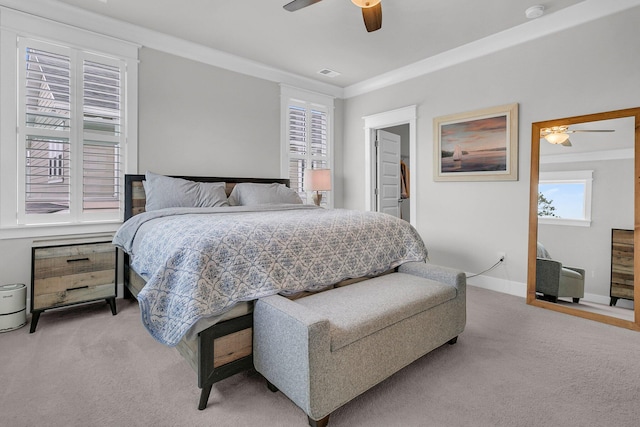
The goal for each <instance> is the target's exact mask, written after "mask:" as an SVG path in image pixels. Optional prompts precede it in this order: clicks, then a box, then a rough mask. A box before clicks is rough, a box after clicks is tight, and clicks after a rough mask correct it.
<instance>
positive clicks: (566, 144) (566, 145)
mask: <svg viewBox="0 0 640 427" xmlns="http://www.w3.org/2000/svg"><path fill="white" fill-rule="evenodd" d="M560 145H563V146H565V147H571V146H572V145H571V141H569V140H568V139H567V140H566V141H565V142H563V143H562V144H560Z"/></svg>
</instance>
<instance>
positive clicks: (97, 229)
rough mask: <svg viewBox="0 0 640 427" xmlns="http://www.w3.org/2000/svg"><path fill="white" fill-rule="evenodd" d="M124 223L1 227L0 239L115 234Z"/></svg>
mask: <svg viewBox="0 0 640 427" xmlns="http://www.w3.org/2000/svg"><path fill="white" fill-rule="evenodd" d="M121 224H122V223H120V222H109V223H100V224H95V223H94V224H65V225H30V226H21V227H5V228H0V240H9V239H42V238H52V239H55V238H61V237H63V238H65V239H68V238H74V237H90V236H91V235H103V236H104V235H111V236H112V235H113V233H115V232H116V230H118V228H119V227H120V225H121Z"/></svg>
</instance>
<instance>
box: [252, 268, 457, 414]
mask: <svg viewBox="0 0 640 427" xmlns="http://www.w3.org/2000/svg"><path fill="white" fill-rule="evenodd" d="M465 295H466V277H465V274H464V273H463V272H461V271H456V270H452V269H449V268H445V267H440V266H434V265H430V264H425V263H407V264H404V265H402V266H400V267H399V268H398V271H397V272H394V273H391V274H387V275H384V276H379V277H375V278H372V279H368V280H365V281H362V282H359V283H355V284H352V285H349V286H345V287H340V288H335V289H332V290H329V291H326V292H321V293H318V294H315V295H312V296H308V297H305V298H301V299H296V300H290V299H287V298H285V297H282V296H280V295H273V296H269V297H266V298H262V299H260V300H258V302H257V303H256V306H255V310H254V343H253V360H254V366H255V368H256V370H257V371H258V372H259V373H261V374H262V375H263V376H264V377H265V378H266V379H267V381H268V385H269V388H270V389H271V390H272V391H276V390H278V389H279V390H280V391H282V392H283V393H284V394H285V395H287V397H289V399H291V400H292V401H293V402H294V403H295V404H296V405H298V406H299V407H300V408H301V409H302V410H303V411H304V412H306V414H307V415H308V419H309V424H310V425H312V426H323V425H326V424H327V423H328V421H329V415H330V414H331V412H333V411H334V410H335V409H337V408H339V407H340V406H342V405H344V404H345V403H347V402H349V401H350V400H351V399H353V398H355V397H356V396H358V395H360V394H361V393H363V392H365V391H366V390H368V389H369V388H371V387H373V386H374V385H376V384H378V383H379V382H381V381H383V380H384V379H385V378H387V377H389V376H390V375H392V374H393V373H395V372H397V371H399V370H400V369H401V368H403V367H405V366H406V365H408V364H410V363H411V362H413V361H415V360H416V359H418V358H420V357H421V356H423V355H425V354H426V353H428V352H430V351H431V350H433V349H435V348H437V347H439V346H441V345H443V344H445V343H447V342H449V343H450V344H453V343H455V342H456V339H457V337H458V334H460V333H461V332H462V331H463V329H464V325H465V321H466V296H465Z"/></svg>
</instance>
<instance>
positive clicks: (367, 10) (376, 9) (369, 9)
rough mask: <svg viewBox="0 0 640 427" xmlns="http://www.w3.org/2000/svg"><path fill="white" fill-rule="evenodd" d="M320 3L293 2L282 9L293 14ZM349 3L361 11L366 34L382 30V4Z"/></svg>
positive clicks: (368, 0) (364, 0) (365, 0)
mask: <svg viewBox="0 0 640 427" xmlns="http://www.w3.org/2000/svg"><path fill="white" fill-rule="evenodd" d="M320 1H322V0H293V1H292V2H290V3H287V4H285V5H284V6H283V7H284V8H285V10H288V11H289V12H295V11H296V10H299V9H302V8H303V7H307V6H311V5H312V4H315V3H318V2H320ZM351 2H352V3H353V4H355V5H356V6H358V7H359V8H361V9H362V18H363V19H364V26H365V27H367V31H368V32H372V31H376V30H379V29H380V28H382V4H381V3H380V0H351Z"/></svg>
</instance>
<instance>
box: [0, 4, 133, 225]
mask: <svg viewBox="0 0 640 427" xmlns="http://www.w3.org/2000/svg"><path fill="white" fill-rule="evenodd" d="M14 13H15V12H11V11H7V10H5V9H2V15H1V18H2V23H3V26H4V25H6V24H7V22H11V21H12V20H15V22H14V23H13V25H9V26H7V28H17V27H20V28H22V27H25V28H24V30H25V31H28V32H29V36H28V37H23V36H22V35H21V34H20V31H19V30H18V31H13V30H6V29H5V30H3V32H2V39H3V40H2V41H3V43H2V50H1V52H0V53H1V55H2V57H1V59H2V62H4V64H6V65H4V66H3V68H2V71H3V73H2V80H1V82H0V84H1V86H2V92H3V95H2V105H3V107H5V108H3V111H2V123H3V124H4V123H10V122H11V121H15V127H14V129H15V131H14V132H13V134H11V132H9V131H3V133H2V136H3V144H2V147H1V151H0V153H1V154H2V158H3V160H4V159H8V158H10V157H13V158H14V159H15V160H14V165H15V166H12V167H11V168H10V169H11V171H12V173H11V177H10V178H7V179H5V180H3V182H2V186H1V188H0V191H1V193H0V196H1V197H2V201H3V207H2V211H1V215H0V219H1V222H0V226H1V227H2V228H3V229H11V228H13V229H16V228H18V229H19V228H25V227H28V226H34V225H40V226H43V225H48V226H52V225H76V226H77V225H82V224H94V225H95V224H101V223H109V222H111V223H115V222H119V221H121V219H122V211H123V203H124V202H123V191H122V189H123V186H124V182H123V181H124V171H125V166H124V165H125V164H126V162H127V161H128V160H131V159H127V154H129V155H132V154H131V153H135V151H137V146H136V137H135V132H136V125H135V122H136V121H137V117H136V111H135V110H136V109H137V107H136V105H137V93H136V92H137V88H136V84H135V80H137V62H136V60H135V58H133V57H137V47H135V46H133V45H129V44H128V43H125V42H119V41H116V40H113V39H108V38H106V37H102V36H100V35H97V34H94V33H90V32H85V31H83V30H79V29H75V28H72V27H68V26H62V25H59V24H56V23H54V22H52V21H48V20H43V19H40V18H35V17H31V16H29V15H24V14H17V13H16V14H15V15H14ZM39 30H41V31H42V33H43V34H42V35H38V36H37V37H36V36H35V35H33V34H34V32H38V31H39ZM9 40H13V43H9V42H8V41H9ZM78 40H83V42H86V43H87V44H88V47H79V46H78V45H77V41H78ZM11 44H12V45H13V47H12V48H10V45H11ZM92 45H95V46H99V47H100V49H104V50H105V51H106V52H105V51H99V50H97V49H96V50H94V49H92V48H90V46H92ZM16 48H17V54H16ZM12 77H13V79H12ZM12 80H13V82H12ZM9 106H12V107H11V108H12V109H13V111H16V113H14V114H13V115H11V114H9V113H7V112H6V111H7V108H6V107H9ZM128 123H133V126H129V127H130V129H128V126H127V124H128ZM5 141H7V142H5ZM10 141H15V143H14V144H15V145H14V146H13V147H11V144H12V143H11V142H10ZM132 157H134V158H135V154H133V155H132ZM6 164H7V163H5V162H4V161H3V174H4V170H5V168H4V166H5V165H6ZM8 169H9V168H8ZM3 178H6V177H3ZM10 187H13V188H14V189H15V190H13V192H15V195H13V194H12V191H11V190H9V188H10ZM10 200H15V202H14V203H5V202H6V201H10ZM5 205H11V206H5Z"/></svg>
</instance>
